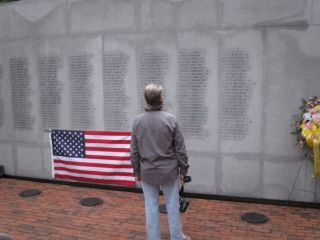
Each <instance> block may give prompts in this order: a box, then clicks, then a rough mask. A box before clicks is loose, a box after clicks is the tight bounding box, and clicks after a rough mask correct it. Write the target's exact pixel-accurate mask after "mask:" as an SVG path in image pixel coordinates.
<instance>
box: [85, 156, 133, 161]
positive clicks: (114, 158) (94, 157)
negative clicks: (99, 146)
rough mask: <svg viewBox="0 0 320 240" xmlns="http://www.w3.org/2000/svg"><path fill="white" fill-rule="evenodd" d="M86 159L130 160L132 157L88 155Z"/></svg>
mask: <svg viewBox="0 0 320 240" xmlns="http://www.w3.org/2000/svg"><path fill="white" fill-rule="evenodd" d="M86 158H90V159H91V158H93V159H106V160H130V157H117V156H98V155H86Z"/></svg>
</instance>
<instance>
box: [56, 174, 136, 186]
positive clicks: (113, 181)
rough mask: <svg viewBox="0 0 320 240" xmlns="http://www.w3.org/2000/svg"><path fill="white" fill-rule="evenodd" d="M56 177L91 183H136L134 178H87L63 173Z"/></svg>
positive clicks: (130, 184)
mask: <svg viewBox="0 0 320 240" xmlns="http://www.w3.org/2000/svg"><path fill="white" fill-rule="evenodd" d="M55 177H56V178H59V179H66V180H75V181H80V182H90V183H105V184H122V185H129V186H132V185H135V182H134V180H131V179H130V180H111V179H93V178H85V177H75V176H69V175H63V174H56V175H55Z"/></svg>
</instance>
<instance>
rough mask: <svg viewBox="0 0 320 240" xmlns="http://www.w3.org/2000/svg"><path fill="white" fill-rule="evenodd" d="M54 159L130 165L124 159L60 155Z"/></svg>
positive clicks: (129, 162)
mask: <svg viewBox="0 0 320 240" xmlns="http://www.w3.org/2000/svg"><path fill="white" fill-rule="evenodd" d="M54 158H55V160H58V161H59V160H61V161H64V162H71V163H77V162H78V163H88V161H89V162H90V163H101V164H106V163H107V164H110V165H126V166H128V167H132V165H131V161H130V160H128V161H125V160H105V159H93V158H91V159H90V160H88V159H86V158H70V157H62V156H54Z"/></svg>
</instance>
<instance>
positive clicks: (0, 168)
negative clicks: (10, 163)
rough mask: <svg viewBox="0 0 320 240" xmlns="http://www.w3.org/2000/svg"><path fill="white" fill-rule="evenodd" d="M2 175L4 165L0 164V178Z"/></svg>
mask: <svg viewBox="0 0 320 240" xmlns="http://www.w3.org/2000/svg"><path fill="white" fill-rule="evenodd" d="M3 176H4V167H3V166H0V178H3Z"/></svg>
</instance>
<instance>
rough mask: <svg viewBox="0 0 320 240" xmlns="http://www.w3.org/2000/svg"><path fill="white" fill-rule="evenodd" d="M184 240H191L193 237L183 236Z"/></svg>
mask: <svg viewBox="0 0 320 240" xmlns="http://www.w3.org/2000/svg"><path fill="white" fill-rule="evenodd" d="M183 240H191V237H189V236H187V235H185V234H183Z"/></svg>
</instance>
